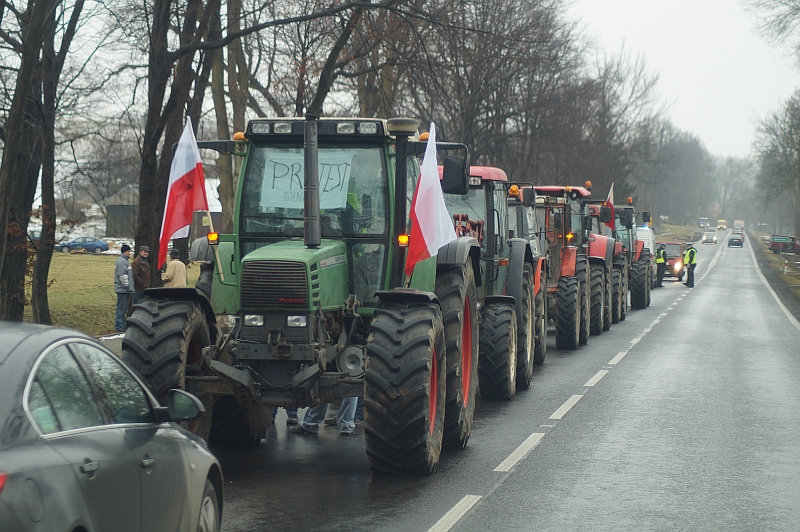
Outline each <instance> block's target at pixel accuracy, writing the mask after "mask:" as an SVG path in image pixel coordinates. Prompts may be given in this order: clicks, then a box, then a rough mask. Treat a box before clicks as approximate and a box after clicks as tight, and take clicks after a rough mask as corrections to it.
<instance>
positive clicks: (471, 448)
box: [213, 238, 800, 532]
mask: <svg viewBox="0 0 800 532" xmlns="http://www.w3.org/2000/svg"><path fill="white" fill-rule="evenodd" d="M726 241H727V238H725V239H722V240H721V243H720V244H719V245H717V246H713V247H712V246H710V245H706V246H702V245H701V246H698V251H699V253H698V260H699V266H698V268H697V271H696V278H697V282H696V287H695V288H694V289H693V290H689V289H687V288H685V287H684V286H683V285H682V284H680V283H678V282H677V281H676V280H674V279H670V278H668V279H667V280H666V281H665V285H666V286H665V288H661V289H657V290H654V291H653V302H652V305H651V306H650V307H649V308H648V309H646V310H639V311H635V310H632V311H630V312H629V314H628V318H627V320H625V321H624V322H622V323H620V324H618V325H614V326H612V329H611V331H610V332H606V333H604V334H603V335H601V336H599V337H592V338H591V340H590V342H589V345H588V346H584V347H581V348H580V349H579V350H578V351H574V352H565V351H557V350H556V349H555V348H554V347H553V344H554V338H553V337H552V331H551V337H550V346H549V350H548V353H547V360H546V361H545V363H544V365H543V366H541V367H538V368H537V372H536V374H535V376H534V384H533V387H532V389H530V390H527V391H524V392H521V393H518V394H517V396H516V397H515V398H514V399H513V400H512V401H510V402H507V403H502V402H485V401H484V402H480V403H479V406H478V408H477V411H476V414H475V424H474V426H473V432H472V437H471V439H470V441H469V445H468V446H467V448H466V449H464V450H462V451H447V452H444V453H443V456H442V460H441V463H440V465H439V467H438V469H437V471H436V473H435V474H434V475H432V476H430V477H426V478H403V477H386V476H379V475H373V474H372V473H371V472H370V470H369V468H368V465H367V458H366V454H365V450H364V437H363V429H357V431H356V435H355V436H352V437H344V436H339V433H338V431H337V430H336V428H335V427H329V428H325V429H323V430H322V431H321V433H320V435H318V436H314V435H295V434H287V432H286V426H285V414H284V413H283V412H282V411H281V413H280V414H279V416H278V419H277V424H276V427H274V428H271V429H270V431H269V433H268V435H267V439H266V440H265V441H264V442H263V443H262V445H261V446H260V447H259V448H257V449H253V450H244V451H243V450H240V449H226V448H214V449H213V450H214V452H215V453H216V454H217V456H218V457H219V459H220V461H221V462H222V465H223V470H224V474H225V480H226V492H225V508H224V520H223V530H226V531H262V530H402V531H404V532H411V531H417V530H422V531H424V530H429V529H431V528H432V527H434V530H448V529H452V530H459V531H467V530H470V531H471V530H475V531H484V530H533V529H536V530H800V324H798V323H797V321H796V320H795V321H792V320H791V319H790V318H789V317H787V315H786V313H785V312H784V311H783V310H782V309H781V307H780V306H779V305H778V303H776V300H775V299H774V297H773V295H772V294H771V293H770V292H769V290H768V288H767V287H766V286H765V284H764V283H763V282H762V280H761V278H760V276H759V274H758V271H757V269H756V266H755V261H754V257H753V255H752V253H751V250H750V248H749V243H745V247H744V249H739V248H727V247H725V242H726ZM570 405H572V406H571V408H568V407H569V406H570ZM515 451H517V452H516V453H515ZM526 451H527V454H526ZM496 469H499V470H496Z"/></svg>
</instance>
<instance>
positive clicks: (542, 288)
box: [533, 275, 547, 365]
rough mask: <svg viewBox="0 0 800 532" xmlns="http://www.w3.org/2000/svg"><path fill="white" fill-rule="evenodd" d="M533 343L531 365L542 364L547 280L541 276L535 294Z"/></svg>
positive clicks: (545, 328) (545, 340) (544, 354)
mask: <svg viewBox="0 0 800 532" xmlns="http://www.w3.org/2000/svg"><path fill="white" fill-rule="evenodd" d="M534 328H535V333H536V335H535V337H534V343H533V363H534V364H536V365H541V364H544V359H545V356H546V355H547V279H546V278H545V276H544V275H542V279H541V281H540V282H539V293H538V294H536V324H535V325H534Z"/></svg>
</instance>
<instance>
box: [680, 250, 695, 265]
mask: <svg viewBox="0 0 800 532" xmlns="http://www.w3.org/2000/svg"><path fill="white" fill-rule="evenodd" d="M696 256H697V250H696V249H694V248H689V249H687V250H686V253H684V254H683V263H684V264H686V265H689V264H697V259H696V258H695V257H696Z"/></svg>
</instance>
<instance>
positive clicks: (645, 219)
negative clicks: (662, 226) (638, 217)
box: [642, 211, 650, 224]
mask: <svg viewBox="0 0 800 532" xmlns="http://www.w3.org/2000/svg"><path fill="white" fill-rule="evenodd" d="M642 222H644V223H646V224H647V223H650V213H649V212H648V211H644V212H642Z"/></svg>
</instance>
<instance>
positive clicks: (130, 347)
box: [122, 297, 211, 439]
mask: <svg viewBox="0 0 800 532" xmlns="http://www.w3.org/2000/svg"><path fill="white" fill-rule="evenodd" d="M210 344H211V335H210V333H209V327H208V323H207V322H206V318H205V313H204V312H203V309H202V308H201V307H200V303H197V302H195V301H174V300H156V299H150V298H148V297H144V298H143V299H142V300H141V301H139V303H138V304H136V305H134V306H133V312H132V314H131V316H130V318H128V327H127V330H126V331H125V338H123V339H122V360H124V361H125V362H126V363H127V364H128V365H129V366H131V367H132V368H133V369H135V370H136V371H137V372H139V374H140V375H141V377H142V379H143V380H144V381H145V382H146V383H147V385H148V386H149V387H150V390H151V391H152V392H153V394H154V395H155V396H156V399H158V401H159V402H160V403H161V404H162V405H166V401H167V392H169V390H171V389H173V388H181V389H185V388H186V371H187V366H192V365H194V364H197V363H198V362H200V358H201V356H202V351H203V348H204V347H205V346H207V345H210ZM205 416H211V412H207V413H206V414H205ZM207 421H208V420H207V419H204V420H203V421H201V423H199V425H198V427H199V428H200V429H201V430H200V431H198V432H197V434H198V435H199V436H201V437H203V438H206V439H208V435H209V434H208V430H209V428H210V424H209V423H208V422H207ZM203 429H204V430H203Z"/></svg>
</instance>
